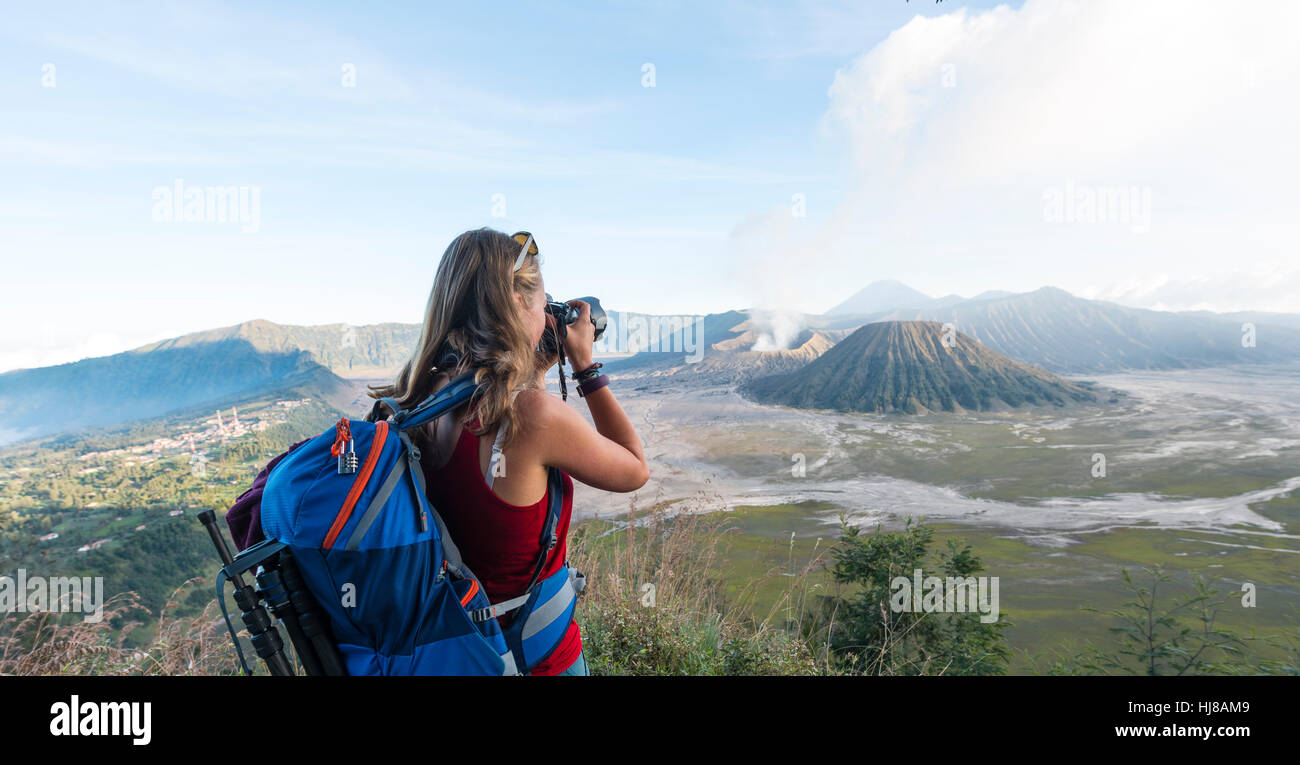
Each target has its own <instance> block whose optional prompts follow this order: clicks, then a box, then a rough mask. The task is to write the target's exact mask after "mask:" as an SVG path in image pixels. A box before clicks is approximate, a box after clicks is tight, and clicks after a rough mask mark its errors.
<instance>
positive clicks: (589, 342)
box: [564, 300, 596, 372]
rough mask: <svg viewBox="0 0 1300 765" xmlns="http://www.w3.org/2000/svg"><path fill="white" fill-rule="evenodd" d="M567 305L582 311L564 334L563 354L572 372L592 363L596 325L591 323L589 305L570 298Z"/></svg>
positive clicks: (579, 370)
mask: <svg viewBox="0 0 1300 765" xmlns="http://www.w3.org/2000/svg"><path fill="white" fill-rule="evenodd" d="M568 304H569V305H571V306H573V307H574V308H577V309H578V310H579V311H581V312H582V315H580V316H579V317H578V320H577V321H575V322H573V323H572V324H570V325H569V327H568V331H567V332H566V333H565V335H564V354H565V355H566V356H568V358H569V364H571V365H572V366H573V371H574V372H581V371H582V370H584V369H586V368H587V367H589V366H591V364H592V358H591V357H592V349H593V348H594V347H595V345H596V327H595V326H594V325H593V324H592V323H591V306H590V305H588V304H587V303H586V302H584V301H582V300H570V301H569V303H568Z"/></svg>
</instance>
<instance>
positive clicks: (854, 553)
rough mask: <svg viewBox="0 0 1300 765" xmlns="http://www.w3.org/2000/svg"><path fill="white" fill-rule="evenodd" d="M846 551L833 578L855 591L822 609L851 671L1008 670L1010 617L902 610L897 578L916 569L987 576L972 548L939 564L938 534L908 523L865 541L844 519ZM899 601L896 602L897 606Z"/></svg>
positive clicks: (953, 543) (838, 552)
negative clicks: (935, 551)
mask: <svg viewBox="0 0 1300 765" xmlns="http://www.w3.org/2000/svg"><path fill="white" fill-rule="evenodd" d="M840 530H841V533H840V538H839V545H838V546H837V547H835V548H833V549H832V554H833V555H834V557H835V565H834V567H833V569H832V575H833V576H834V578H835V581H836V582H837V583H840V584H845V585H850V586H856V587H857V588H858V589H857V592H856V593H855V594H854V595H851V596H847V597H840V596H834V597H831V598H829V599H828V600H827V601H825V602H824V603H823V609H824V610H823V614H822V619H823V620H824V621H825V622H826V623H828V624H830V625H831V628H830V648H831V652H832V654H833V655H834V656H835V657H836V658H837V660H838V661H839V663H841V664H842V665H843V666H844V667H845V668H846V669H847V670H849V671H851V672H859V673H862V674H872V675H920V674H951V675H994V674H1002V673H1003V672H1005V671H1006V666H1007V660H1008V657H1009V655H1010V650H1009V649H1008V648H1007V647H1006V644H1005V638H1004V635H1003V630H1004V629H1005V628H1006V627H1007V626H1008V624H1009V622H1008V621H1007V620H1006V618H1005V617H1002V618H1000V619H999V620H998V621H996V622H993V623H984V622H982V621H980V613H979V612H978V611H976V610H974V609H970V610H967V611H954V610H941V611H912V610H899V609H898V608H897V607H896V606H897V603H896V601H897V597H896V589H897V588H895V587H894V586H893V583H894V582H895V580H896V578H898V577H902V578H905V579H911V578H912V576H913V572H914V571H915V570H917V569H922V570H926V569H927V568H928V569H929V570H930V571H931V572H935V571H941V572H942V573H943V574H944V577H945V581H947V579H946V578H948V577H952V578H960V579H962V580H966V579H967V578H968V577H973V576H974V575H975V574H978V573H979V572H980V571H982V570H983V568H984V567H983V564H982V563H981V561H980V559H979V558H978V557H977V556H976V555H974V553H973V552H972V551H971V548H970V546H969V545H965V544H963V543H961V542H959V541H957V540H950V541H949V542H948V546H947V550H946V551H944V552H942V553H939V554H938V556H937V560H936V559H935V558H934V557H932V556H931V555H930V553H929V548H930V545H931V543H932V542H933V539H934V530H933V529H931V528H930V527H928V526H925V525H923V524H914V523H913V521H912V520H911V519H908V521H907V522H906V524H905V525H904V528H903V530H902V531H900V532H889V533H887V532H882V531H881V530H880V529H879V528H877V530H876V532H875V533H874V534H869V535H864V534H863V533H862V530H861V529H860V528H858V527H855V526H850V525H849V524H848V522H847V521H846V520H845V519H844V518H843V517H841V519H840ZM891 600H892V601H895V602H894V603H891Z"/></svg>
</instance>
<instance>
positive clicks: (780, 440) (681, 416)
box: [575, 368, 1300, 544]
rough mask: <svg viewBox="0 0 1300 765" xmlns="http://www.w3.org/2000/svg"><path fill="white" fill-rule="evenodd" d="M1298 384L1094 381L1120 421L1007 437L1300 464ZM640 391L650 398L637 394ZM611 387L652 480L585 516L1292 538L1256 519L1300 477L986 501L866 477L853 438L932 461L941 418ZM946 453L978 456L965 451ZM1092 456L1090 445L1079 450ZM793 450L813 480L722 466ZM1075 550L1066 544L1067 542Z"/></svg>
mask: <svg viewBox="0 0 1300 765" xmlns="http://www.w3.org/2000/svg"><path fill="white" fill-rule="evenodd" d="M1298 371H1300V370H1297V369H1295V368H1290V369H1287V368H1270V369H1262V368H1248V369H1242V368H1237V369H1215V370H1197V371H1194V372H1152V373H1133V374H1119V375H1107V376H1104V377H1094V378H1092V379H1095V380H1097V381H1098V382H1100V383H1102V384H1104V385H1106V386H1109V387H1111V388H1114V389H1117V390H1123V391H1126V392H1127V393H1129V394H1130V399H1129V401H1128V402H1127V403H1126V404H1125V405H1124V406H1122V407H1115V408H1113V411H1107V410H1106V409H1104V408H1103V409H1099V410H1094V411H1090V412H1087V413H1084V414H1082V415H1080V414H1071V415H1052V416H1041V415H1034V416H1028V415H1027V416H1026V417H1025V418H1024V420H1023V422H1012V423H1010V424H1009V425H1006V427H1009V428H1010V429H1011V430H1012V431H1013V432H1014V433H1016V434H1017V435H1019V436H1021V437H1022V438H1023V439H1024V440H1025V446H1024V447H1023V448H1030V449H1034V448H1045V449H1047V448H1063V447H1062V445H1061V444H1060V443H1059V442H1060V440H1061V438H1062V436H1064V437H1066V438H1067V439H1068V438H1069V436H1070V435H1072V434H1073V433H1074V432H1075V431H1078V434H1079V436H1080V438H1082V439H1084V440H1087V439H1095V437H1096V435H1095V434H1096V428H1098V427H1106V426H1107V421H1113V422H1112V423H1111V424H1112V425H1113V426H1114V427H1115V428H1116V429H1118V428H1120V427H1121V426H1122V428H1123V429H1124V432H1125V433H1128V434H1130V435H1129V436H1127V437H1126V438H1125V439H1120V440H1116V441H1114V442H1110V443H1108V446H1109V447H1111V449H1112V453H1118V454H1119V455H1120V456H1122V457H1123V458H1124V459H1130V460H1134V461H1139V460H1163V461H1164V462H1162V463H1160V464H1166V463H1168V464H1173V465H1178V464H1186V465H1187V466H1188V469H1203V465H1205V464H1209V465H1215V464H1221V465H1223V466H1224V467H1223V469H1224V470H1232V469H1233V464H1234V460H1240V459H1242V458H1243V456H1244V457H1264V456H1268V455H1273V456H1275V457H1276V456H1279V455H1281V456H1282V457H1295V456H1300V399H1298V398H1297V397H1296V396H1295V395H1294V392H1295V390H1296V389H1297V385H1296V380H1297V376H1298V375H1297V372H1298ZM642 386H648V388H649V389H646V390H638V389H637V388H638V387H642ZM614 388H615V390H616V392H617V395H618V398H619V402H620V403H621V404H622V405H623V407H624V409H625V410H626V411H627V412H628V414H629V416H630V417H631V418H632V420H633V422H634V423H636V425H637V427H638V429H639V431H640V433H641V436H642V438H643V440H644V442H645V446H646V454H647V457H648V459H649V460H650V462H651V480H650V482H649V483H648V484H647V485H646V486H645V487H643V488H642V489H641V490H640V491H638V492H636V493H635V494H633V495H623V494H612V493H610V492H605V491H600V490H596V489H592V488H590V487H587V486H582V485H579V487H578V489H577V497H576V502H575V507H576V509H577V512H578V514H579V516H581V517H593V516H598V517H604V518H610V517H611V516H614V515H618V514H622V513H625V512H626V511H627V509H628V507H629V503H630V502H635V504H636V506H637V507H638V508H646V507H649V506H651V505H653V504H655V503H657V502H661V501H665V500H677V499H682V498H689V499H690V500H691V501H690V502H687V503H683V505H682V506H683V507H685V506H689V507H690V508H691V509H692V510H700V511H707V510H718V509H726V508H728V507H734V506H736V505H772V504H785V503H791V502H799V501H802V500H823V501H826V502H832V503H835V504H836V505H838V506H840V507H841V508H843V509H844V510H846V511H847V514H848V516H849V517H850V518H852V519H853V520H855V521H856V522H860V523H866V524H872V525H874V523H875V522H877V521H885V522H888V521H890V520H891V519H898V518H901V517H905V516H920V517H925V518H928V519H930V520H947V521H955V522H962V523H975V524H981V525H992V526H998V527H1006V528H1013V529H1025V530H1035V531H1037V532H1040V533H1039V534H1037V536H1039V537H1041V539H1042V541H1043V542H1045V543H1047V544H1051V543H1052V538H1053V537H1052V532H1060V533H1062V534H1068V533H1070V532H1078V531H1096V530H1101V529H1106V528H1112V527H1116V526H1129V525H1135V524H1142V525H1152V524H1155V525H1159V526H1162V527H1171V528H1173V527H1177V528H1185V529H1187V528H1202V529H1225V528H1227V527H1230V526H1237V527H1239V528H1240V527H1249V528H1251V529H1252V530H1253V531H1255V532H1257V533H1261V534H1264V535H1277V536H1288V535H1287V534H1285V533H1284V529H1283V527H1282V525H1281V524H1279V523H1277V522H1275V521H1272V520H1270V519H1268V518H1266V517H1264V516H1263V515H1260V514H1259V513H1257V512H1256V511H1255V510H1253V509H1252V507H1251V506H1252V505H1255V504H1257V503H1261V502H1265V501H1267V500H1269V499H1272V498H1274V497H1278V496H1282V495H1284V494H1286V493H1288V492H1291V491H1294V490H1296V489H1300V475H1296V474H1295V472H1300V471H1295V472H1292V473H1290V474H1288V475H1279V476H1278V480H1277V481H1276V482H1274V483H1272V485H1269V486H1266V487H1264V488H1260V489H1258V490H1254V491H1249V492H1244V493H1240V494H1237V495H1234V496H1229V497H1222V498H1193V497H1178V496H1166V495H1164V494H1163V493H1161V492H1160V491H1158V490H1153V491H1145V492H1116V493H1112V494H1107V495H1104V496H1091V497H1088V496H1079V497H1074V496H1064V497H1059V496H1058V497H1049V498H1042V497H1026V498H1023V499H1020V500H1017V501H999V500H990V499H982V498H975V497H970V496H965V495H964V494H963V493H961V492H960V491H958V490H956V489H953V488H951V487H947V486H943V485H938V484H934V485H932V484H929V483H923V482H917V481H912V480H903V479H899V478H893V477H887V476H883V475H880V474H873V471H872V470H871V469H870V466H869V465H863V464H862V459H861V451H862V447H861V445H860V444H855V443H854V441H855V439H857V438H858V437H857V436H855V435H854V433H867V434H870V435H871V436H872V437H874V438H876V439H877V441H875V442H873V443H879V442H880V440H882V439H883V440H886V441H887V442H888V443H889V444H890V448H897V449H906V448H908V445H909V444H919V445H927V444H926V442H930V443H929V444H928V446H930V447H931V448H933V447H935V446H936V444H935V443H934V442H936V441H938V440H940V438H939V437H938V434H936V433H935V430H936V427H935V423H936V420H935V419H933V418H931V419H929V420H925V421H921V420H914V421H909V420H907V419H906V418H900V417H898V416H876V415H853V414H839V413H828V412H822V413H818V412H806V411H799V410H792V409H787V408H782V407H769V406H760V405H758V404H754V403H752V402H750V401H748V400H746V399H744V398H742V397H741V396H739V395H738V394H737V393H736V392H735V390H734V388H732V387H730V386H725V385H724V386H719V385H713V386H705V387H690V384H689V383H688V382H686V381H683V380H681V379H680V378H673V379H671V380H669V379H659V380H649V379H645V378H620V379H616V380H615V381H614ZM577 405H578V406H579V407H580V408H581V404H580V403H578V404H577ZM949 417H958V418H966V422H968V423H978V422H980V421H981V420H982V419H985V418H982V416H981V415H950V416H949ZM985 421H987V420H985ZM939 422H942V420H939ZM1002 423H1003V424H1005V420H1003V421H1002ZM1044 431H1052V435H1053V437H1054V438H1053V440H1054V441H1055V442H1057V443H1054V444H1048V445H1044V444H1042V442H1043V441H1044V440H1046V439H1044V438H1042V437H1040V436H1039V435H1038V434H1041V433H1043V432H1044ZM1116 432H1118V430H1116ZM1035 442H1038V443H1037V444H1036V443H1035ZM810 444H811V445H813V448H809V446H808V445H810ZM742 445H743V446H742ZM937 446H938V447H939V448H940V449H942V448H952V449H966V450H969V448H970V447H968V446H965V445H962V444H959V443H949V444H937ZM1088 446H1089V444H1086V443H1082V444H1079V445H1078V447H1077V448H1087V447H1088ZM1068 448H1076V447H1074V446H1069V447H1068ZM796 449H803V450H805V451H807V452H808V457H807V477H804V478H794V477H793V476H791V475H790V471H789V470H788V469H784V468H780V469H776V470H767V471H765V472H764V471H760V474H757V475H756V474H754V471H752V470H746V471H744V472H743V474H742V472H738V471H737V470H734V469H732V468H730V467H728V466H727V462H728V460H727V459H725V458H724V457H726V456H727V455H729V454H732V453H734V452H737V451H754V452H759V453H762V452H765V453H767V454H768V455H769V462H771V459H770V455H771V454H792V453H793V452H795V451H796ZM918 453H919V452H918ZM855 455H857V456H855ZM1216 460H1217V462H1216ZM778 464H779V463H778ZM1045 493H1047V492H1045ZM833 516H834V513H827V514H826V517H825V518H822V520H824V521H825V522H826V523H828V524H833V523H834V522H835V519H834V517H833ZM1066 541H1067V540H1065V539H1064V538H1062V540H1061V543H1062V544H1064V543H1066Z"/></svg>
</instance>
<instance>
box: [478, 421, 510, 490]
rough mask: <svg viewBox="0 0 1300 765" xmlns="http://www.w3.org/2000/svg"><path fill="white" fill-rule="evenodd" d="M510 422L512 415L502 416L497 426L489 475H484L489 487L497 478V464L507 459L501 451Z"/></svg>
mask: <svg viewBox="0 0 1300 765" xmlns="http://www.w3.org/2000/svg"><path fill="white" fill-rule="evenodd" d="M509 422H510V415H506V416H505V417H502V418H501V425H500V426H499V427H498V428H497V437H496V440H494V441H493V442H492V457H491V459H489V460H488V469H487V475H486V476H484V477H483V480H484V481H487V487H488V488H489V489H490V488H492V481H494V480H496V477H497V465H499V464H501V460H503V459H505V455H504V454H503V453H502V452H501V441H502V439H504V438H505V435H506V424H507V423H509Z"/></svg>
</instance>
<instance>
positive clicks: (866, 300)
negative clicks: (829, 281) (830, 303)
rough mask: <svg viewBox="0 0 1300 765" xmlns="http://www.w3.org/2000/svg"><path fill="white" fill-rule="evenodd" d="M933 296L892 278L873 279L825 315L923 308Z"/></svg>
mask: <svg viewBox="0 0 1300 765" xmlns="http://www.w3.org/2000/svg"><path fill="white" fill-rule="evenodd" d="M933 302H934V298H932V297H930V296H929V295H927V294H925V293H924V292H920V291H918V290H915V289H912V288H911V287H909V286H907V285H906V284H903V283H902V282H900V281H895V280H894V279H882V280H880V281H875V282H872V283H870V284H868V285H867V286H865V287H863V288H862V289H860V290H858V291H857V292H855V293H854V294H853V295H852V296H851V297H849V299H848V300H845V301H844V302H843V303H840V304H839V305H837V306H835V307H834V308H832V309H831V310H829V311H827V312H826V315H827V316H840V315H847V314H873V313H882V312H885V311H894V310H898V309H900V308H923V307H926V306H928V305H930V304H931V303H933Z"/></svg>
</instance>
